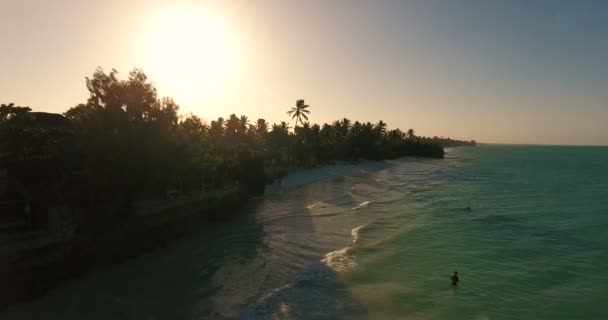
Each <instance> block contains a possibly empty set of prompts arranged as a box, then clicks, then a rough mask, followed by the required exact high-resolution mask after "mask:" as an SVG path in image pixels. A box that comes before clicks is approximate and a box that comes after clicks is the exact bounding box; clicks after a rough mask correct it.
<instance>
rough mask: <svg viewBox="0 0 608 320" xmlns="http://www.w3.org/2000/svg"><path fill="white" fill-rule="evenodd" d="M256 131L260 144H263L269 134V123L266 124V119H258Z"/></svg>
mask: <svg viewBox="0 0 608 320" xmlns="http://www.w3.org/2000/svg"><path fill="white" fill-rule="evenodd" d="M254 131H255V136H256V138H257V139H258V142H260V143H262V142H263V141H264V140H265V139H266V135H267V134H268V122H266V120H265V119H261V118H260V119H258V121H256V123H255V129H254Z"/></svg>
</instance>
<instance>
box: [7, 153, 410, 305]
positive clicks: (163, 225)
mask: <svg viewBox="0 0 608 320" xmlns="http://www.w3.org/2000/svg"><path fill="white" fill-rule="evenodd" d="M404 158H405V157H404ZM407 158H411V157H407ZM394 160H396V159H394ZM394 160H391V159H386V160H380V161H367V160H366V161H360V162H349V163H336V164H330V165H322V166H319V167H316V168H300V169H295V170H292V171H289V172H288V173H287V175H286V176H284V177H283V178H281V179H279V180H277V181H275V182H274V183H273V184H270V185H266V186H265V189H264V193H263V194H262V195H261V196H260V197H263V196H267V195H272V194H276V193H281V192H285V191H289V190H292V189H295V188H298V187H302V186H305V185H309V184H312V183H315V182H319V181H324V180H330V179H334V178H340V177H346V176H350V175H354V174H358V173H362V172H366V171H377V170H382V169H385V168H388V167H391V166H394V165H396V164H395V163H391V161H394ZM252 198H253V197H252V196H251V195H243V194H239V192H238V190H232V191H230V192H226V193H225V194H223V195H222V196H221V197H216V198H214V199H210V198H209V199H208V198H203V199H202V200H198V201H196V200H195V201H190V202H186V201H177V202H176V203H175V204H174V205H172V206H169V207H167V208H163V209H161V210H158V211H157V213H153V214H143V215H134V216H135V218H134V219H132V220H129V221H126V222H125V223H123V224H120V225H116V226H115V227H113V228H111V229H110V230H109V231H106V232H103V233H102V234H99V235H97V236H96V237H94V238H93V237H90V238H84V241H82V239H81V238H72V239H70V240H69V241H65V242H54V243H50V244H48V245H45V246H41V247H36V248H29V249H27V250H23V251H21V252H19V254H16V255H15V257H13V258H14V260H13V261H18V262H17V263H14V264H13V266H14V268H11V267H10V266H9V267H8V268H6V267H5V268H3V269H4V270H1V271H0V281H2V283H3V286H2V289H1V290H0V311H1V310H5V309H6V308H8V307H10V306H12V305H16V304H20V303H26V302H28V301H33V300H36V299H39V298H42V297H44V296H45V295H46V294H47V293H48V292H49V291H50V290H52V289H54V288H56V287H57V286H60V285H61V284H63V283H64V282H66V281H68V280H70V279H74V278H77V277H79V276H82V275H84V274H86V273H88V272H91V271H92V270H95V269H96V268H98V267H103V266H105V265H110V264H116V263H122V262H124V261H125V260H128V259H132V258H136V257H138V256H140V255H142V254H145V253H147V252H150V251H153V250H155V249H158V248H160V247H163V246H166V245H170V242H171V241H174V240H176V239H179V238H181V237H184V236H187V235H188V234H189V233H191V232H192V231H193V230H194V228H195V227H196V226H200V224H202V223H209V224H213V223H216V222H217V221H221V220H225V219H230V218H232V217H234V216H235V214H237V213H236V211H238V210H239V209H240V208H242V207H243V206H244V205H245V204H246V203H247V202H248V201H250V200H251V199H252ZM226 211H234V214H229V215H221V214H218V213H222V212H226ZM214 212H215V214H214ZM203 213H204V214H203ZM24 257H25V258H24Z"/></svg>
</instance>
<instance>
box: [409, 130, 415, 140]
mask: <svg viewBox="0 0 608 320" xmlns="http://www.w3.org/2000/svg"><path fill="white" fill-rule="evenodd" d="M407 137H408V138H409V139H414V138H415V137H416V134H414V129H409V130H407Z"/></svg>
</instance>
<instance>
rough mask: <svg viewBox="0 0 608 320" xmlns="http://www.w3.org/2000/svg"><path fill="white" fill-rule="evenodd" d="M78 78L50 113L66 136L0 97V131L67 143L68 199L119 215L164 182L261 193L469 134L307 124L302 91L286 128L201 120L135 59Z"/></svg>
mask: <svg viewBox="0 0 608 320" xmlns="http://www.w3.org/2000/svg"><path fill="white" fill-rule="evenodd" d="M86 86H87V89H88V91H89V98H88V100H87V101H86V103H84V104H79V105H77V106H75V107H73V108H70V109H69V110H67V111H66V112H65V114H64V116H65V118H64V117H61V116H59V115H56V116H57V117H59V118H61V119H63V120H62V121H65V124H66V125H67V127H69V130H70V132H71V133H70V134H71V135H70V139H63V140H62V139H55V138H53V137H52V136H51V134H50V133H48V132H42V131H40V132H38V133H37V134H38V135H39V137H38V138H40V139H38V140H35V139H33V138H31V137H30V138H27V139H26V138H25V137H27V134H29V133H27V132H30V133H31V132H34V131H32V130H31V129H27V130H29V131H27V130H25V128H27V126H25V125H23V126H22V127H18V126H16V125H17V124H18V123H19V122H18V121H16V120H17V119H18V118H20V117H22V116H23V115H27V114H29V113H30V109H29V108H27V107H18V106H15V105H14V104H9V105H1V106H0V134H4V136H3V137H4V139H3V141H5V142H6V141H9V136H8V135H7V134H8V132H9V131H10V130H9V129H8V128H13V129H14V130H13V129H11V130H13V131H10V132H11V133H10V134H12V135H11V136H10V137H11V139H12V140H10V141H13V142H14V143H13V144H15V143H17V142H19V143H21V147H16V146H13V147H12V148H13V149H14V150H29V149H28V147H29V148H30V149H31V148H34V147H36V146H37V145H40V144H45V143H46V144H47V145H48V142H44V141H47V140H48V141H54V142H53V143H55V144H57V143H58V144H62V143H64V144H66V148H67V149H69V150H72V151H70V153H69V154H70V155H72V156H73V157H72V158H73V162H72V163H71V166H72V169H73V170H76V171H78V172H79V174H78V177H79V182H78V183H79V185H78V187H76V188H74V189H76V190H78V192H77V196H75V197H74V199H73V200H74V201H75V202H76V204H77V205H78V206H83V207H89V208H100V207H101V208H109V209H111V210H106V211H107V212H113V214H114V215H116V216H119V217H122V218H126V217H127V216H128V214H127V213H128V212H129V211H130V206H131V204H132V203H133V201H135V200H138V199H150V198H151V199H155V198H164V197H165V196H166V195H167V191H168V190H178V191H179V194H186V193H191V192H200V191H201V190H207V191H208V190H211V189H224V188H231V187H237V188H238V189H239V190H241V192H242V193H243V194H259V193H261V192H262V191H263V186H264V184H265V183H266V182H269V181H272V179H275V178H277V177H280V176H281V175H284V174H285V173H286V172H287V170H289V169H290V168H296V167H310V166H316V165H321V164H326V163H332V162H335V161H357V160H359V159H367V160H381V159H386V158H396V157H401V156H406V155H412V156H429V157H442V156H443V149H442V147H443V146H455V145H472V144H474V142H463V141H458V140H451V139H449V138H447V139H444V138H436V137H434V138H426V137H418V136H415V135H414V130H413V129H410V130H408V132H407V133H403V132H402V131H400V130H399V129H392V130H389V129H388V128H387V124H386V123H385V122H384V121H382V120H380V121H378V122H376V123H375V124H372V123H371V122H359V121H354V122H353V121H351V120H350V119H348V118H343V119H340V120H337V121H334V122H333V123H331V124H327V123H325V124H323V125H318V124H310V123H309V122H308V121H307V120H308V116H309V115H310V110H309V108H310V106H309V105H307V104H305V103H304V100H297V101H296V105H295V107H293V108H292V109H291V110H289V111H288V114H289V115H290V116H291V117H292V118H293V119H295V120H296V125H295V127H294V128H293V130H292V128H291V127H290V126H289V124H288V123H286V122H284V121H282V122H280V123H278V124H277V123H275V124H272V125H270V123H268V122H267V121H266V120H265V119H257V120H256V121H255V122H254V123H252V122H251V121H250V120H249V118H248V117H247V116H245V115H241V116H237V115H236V114H231V115H229V116H228V118H226V119H224V118H221V117H220V118H218V119H216V120H212V121H211V122H209V123H205V122H203V121H202V120H201V119H200V118H199V117H197V116H195V115H192V114H191V115H188V116H185V117H181V118H180V116H179V110H180V109H179V105H178V104H177V103H175V101H173V100H172V99H171V98H166V97H158V94H157V91H156V88H155V87H154V85H153V84H152V83H151V82H150V81H149V79H148V78H147V76H146V75H145V74H144V73H143V71H141V70H139V69H134V70H133V71H131V72H130V73H129V74H128V76H127V79H125V80H121V79H119V77H118V72H117V71H116V70H112V71H110V72H109V73H105V72H104V71H103V70H101V69H97V70H96V71H95V73H94V74H93V75H92V77H90V78H86ZM9 123H11V125H8V124H9ZM15 128H16V129H15ZM24 130H25V131H24ZM62 130H63V129H62ZM26 131H27V132H26ZM64 131H65V130H64ZM3 132H4V133H3ZM49 132H50V131H49ZM57 132H59V131H57ZM57 132H55V133H53V134H57ZM26 133H27V134H26ZM28 139H29V140H28ZM45 139H46V140H45ZM53 139H55V140H53ZM36 141H37V142H36ZM40 141H43V142H44V143H42V142H40ZM28 144H31V146H28ZM68 145H69V146H68ZM3 148H4V149H6V148H7V146H4V147H3ZM19 148H21V149H19ZM67 149H66V150H67ZM57 150H61V148H59V149H57ZM41 152H46V151H41ZM101 211H103V210H101Z"/></svg>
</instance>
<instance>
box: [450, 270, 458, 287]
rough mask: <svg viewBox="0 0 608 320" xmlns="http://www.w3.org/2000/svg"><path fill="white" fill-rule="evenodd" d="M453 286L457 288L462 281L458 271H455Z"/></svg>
mask: <svg viewBox="0 0 608 320" xmlns="http://www.w3.org/2000/svg"><path fill="white" fill-rule="evenodd" d="M451 279H452V286H453V287H455V286H457V285H458V281H459V280H460V279H458V271H454V274H453V275H452V278H451Z"/></svg>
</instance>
